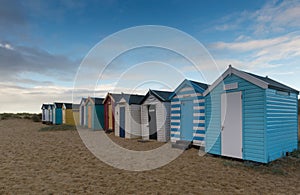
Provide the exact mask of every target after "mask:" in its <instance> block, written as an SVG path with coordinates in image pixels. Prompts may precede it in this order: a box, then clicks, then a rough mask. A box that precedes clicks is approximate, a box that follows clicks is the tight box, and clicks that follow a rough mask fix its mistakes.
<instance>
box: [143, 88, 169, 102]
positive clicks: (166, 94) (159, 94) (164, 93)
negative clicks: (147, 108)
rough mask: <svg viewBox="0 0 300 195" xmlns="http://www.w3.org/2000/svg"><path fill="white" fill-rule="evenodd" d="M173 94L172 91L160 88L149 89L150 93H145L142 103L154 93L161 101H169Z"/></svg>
mask: <svg viewBox="0 0 300 195" xmlns="http://www.w3.org/2000/svg"><path fill="white" fill-rule="evenodd" d="M172 94H173V92H172V91H159V90H152V89H149V91H148V93H147V94H146V95H145V97H144V98H143V99H142V101H141V104H142V103H144V101H145V100H146V99H147V98H148V97H149V96H150V95H153V96H154V97H156V98H157V99H158V100H159V101H161V102H169V101H170V98H169V97H170V96H171V95H172Z"/></svg>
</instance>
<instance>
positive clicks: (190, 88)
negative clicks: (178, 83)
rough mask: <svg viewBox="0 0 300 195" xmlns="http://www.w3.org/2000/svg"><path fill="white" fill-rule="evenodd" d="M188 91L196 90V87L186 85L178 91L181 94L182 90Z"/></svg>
mask: <svg viewBox="0 0 300 195" xmlns="http://www.w3.org/2000/svg"><path fill="white" fill-rule="evenodd" d="M186 91H195V89H194V88H193V87H184V88H182V89H180V90H179V92H178V93H179V94H180V93H181V92H186Z"/></svg>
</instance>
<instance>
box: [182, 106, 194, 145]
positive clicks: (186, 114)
mask: <svg viewBox="0 0 300 195" xmlns="http://www.w3.org/2000/svg"><path fill="white" fill-rule="evenodd" d="M180 139H181V140H187V141H192V140H193V101H192V100H188V101H182V102H181V126H180Z"/></svg>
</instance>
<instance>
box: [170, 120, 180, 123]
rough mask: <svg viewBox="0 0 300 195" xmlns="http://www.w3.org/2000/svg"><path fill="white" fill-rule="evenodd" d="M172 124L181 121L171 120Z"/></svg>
mask: <svg viewBox="0 0 300 195" xmlns="http://www.w3.org/2000/svg"><path fill="white" fill-rule="evenodd" d="M171 122H173V123H180V120H174V119H173V120H172V119H171Z"/></svg>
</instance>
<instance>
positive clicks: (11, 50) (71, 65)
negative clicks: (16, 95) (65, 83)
mask: <svg viewBox="0 0 300 195" xmlns="http://www.w3.org/2000/svg"><path fill="white" fill-rule="evenodd" d="M78 64H79V63H78V62H77V61H73V60H71V59H69V58H68V57H66V56H63V55H56V54H51V53H49V52H47V51H45V50H43V49H40V48H34V47H29V46H18V45H16V46H12V45H11V44H9V43H0V70H1V72H2V74H1V77H2V79H20V76H21V75H22V73H38V74H40V75H41V77H42V76H43V75H44V76H46V75H47V76H51V77H54V78H55V79H57V80H66V78H67V79H70V80H72V79H73V77H74V75H75V72H76V70H77V66H78Z"/></svg>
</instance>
